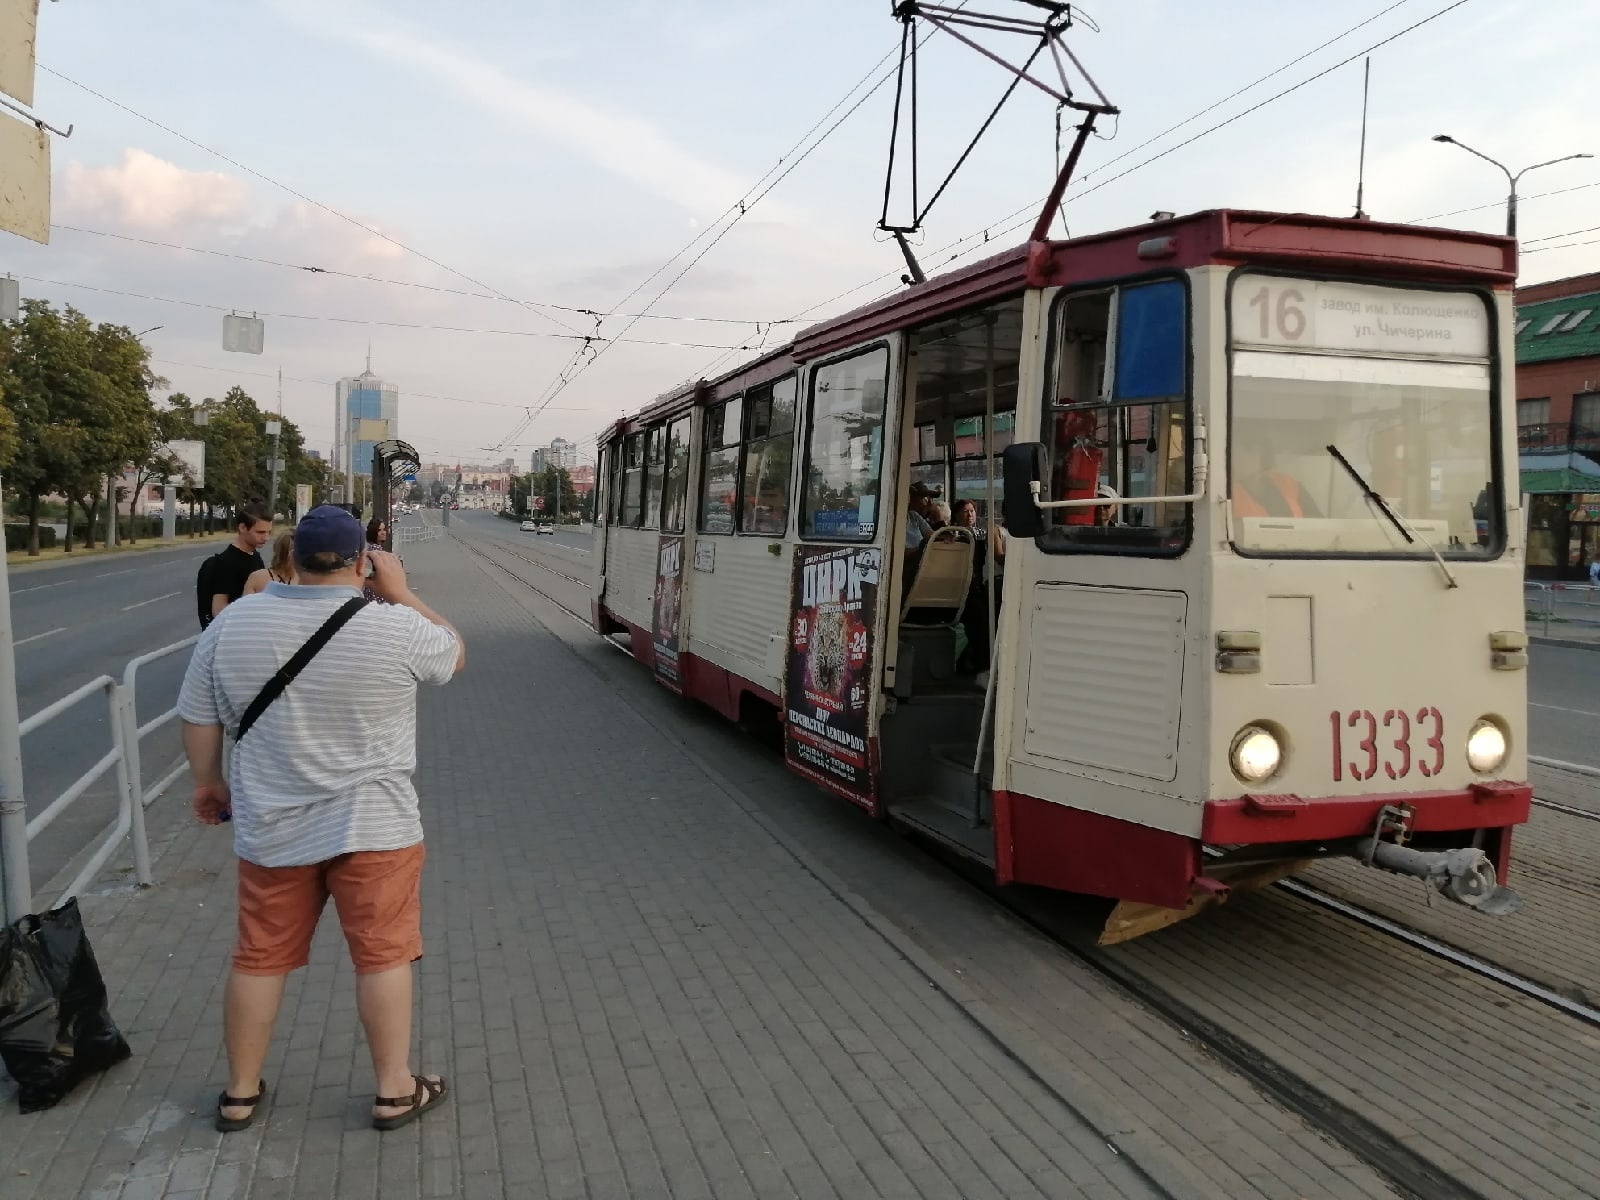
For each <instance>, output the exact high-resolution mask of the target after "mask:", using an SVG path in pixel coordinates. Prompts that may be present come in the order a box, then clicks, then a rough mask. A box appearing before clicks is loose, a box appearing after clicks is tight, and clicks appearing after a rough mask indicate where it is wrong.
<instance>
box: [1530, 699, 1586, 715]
mask: <svg viewBox="0 0 1600 1200" xmlns="http://www.w3.org/2000/svg"><path fill="white" fill-rule="evenodd" d="M1528 707H1529V708H1553V709H1555V710H1556V711H1557V712H1569V713H1577V714H1578V715H1579V716H1580V717H1600V712H1590V711H1589V710H1588V709H1587V708H1568V707H1567V706H1566V705H1565V704H1535V703H1534V702H1533V701H1532V700H1529V701H1528Z"/></svg>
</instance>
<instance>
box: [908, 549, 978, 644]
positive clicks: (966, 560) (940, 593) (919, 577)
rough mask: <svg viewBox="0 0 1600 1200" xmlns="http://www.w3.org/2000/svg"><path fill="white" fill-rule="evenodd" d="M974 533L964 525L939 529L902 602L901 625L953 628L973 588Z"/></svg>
mask: <svg viewBox="0 0 1600 1200" xmlns="http://www.w3.org/2000/svg"><path fill="white" fill-rule="evenodd" d="M973 545H974V543H973V538H972V531H971V530H970V529H967V528H965V527H963V526H960V525H946V526H944V527H943V528H942V529H935V530H934V531H933V534H932V535H931V536H930V537H929V538H928V540H927V541H926V542H924V543H923V545H922V554H921V558H920V560H919V561H918V563H917V573H916V575H915V577H914V578H913V579H912V581H911V586H910V587H909V588H907V589H906V593H905V596H904V598H903V599H902V600H901V602H900V624H901V625H903V626H904V625H912V626H916V627H918V628H922V629H950V628H953V627H954V626H955V625H956V624H957V623H958V622H959V621H960V620H961V606H962V605H963V604H965V603H966V602H967V590H968V589H969V588H970V587H971V586H972V559H973V553H974V551H973Z"/></svg>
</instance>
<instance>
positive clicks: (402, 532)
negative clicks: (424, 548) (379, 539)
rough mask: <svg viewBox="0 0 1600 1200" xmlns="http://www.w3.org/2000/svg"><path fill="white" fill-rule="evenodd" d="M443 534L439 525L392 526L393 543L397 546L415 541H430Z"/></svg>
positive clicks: (442, 529)
mask: <svg viewBox="0 0 1600 1200" xmlns="http://www.w3.org/2000/svg"><path fill="white" fill-rule="evenodd" d="M443 536H444V528H443V526H440V525H396V526H395V527H394V543H395V545H397V546H409V545H412V544H413V543H416V542H431V541H433V539H434V538H437V537H443Z"/></svg>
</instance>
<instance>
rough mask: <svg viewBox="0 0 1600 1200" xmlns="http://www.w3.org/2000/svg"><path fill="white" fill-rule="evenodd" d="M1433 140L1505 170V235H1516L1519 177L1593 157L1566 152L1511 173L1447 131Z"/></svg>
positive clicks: (1499, 163)
mask: <svg viewBox="0 0 1600 1200" xmlns="http://www.w3.org/2000/svg"><path fill="white" fill-rule="evenodd" d="M1433 140H1434V141H1436V142H1446V143H1448V144H1449V145H1452V146H1460V147H1461V149H1463V150H1465V151H1466V152H1467V153H1468V154H1475V155H1477V156H1478V157H1479V158H1481V159H1483V161H1484V162H1486V163H1493V164H1494V165H1495V166H1497V167H1499V168H1500V169H1501V170H1502V171H1504V172H1505V175H1506V181H1507V182H1508V183H1510V184H1511V193H1510V195H1508V196H1507V197H1506V236H1507V237H1516V236H1517V180H1519V179H1521V178H1522V177H1523V176H1524V175H1526V174H1527V173H1528V172H1529V171H1537V170H1538V169H1539V168H1540V167H1551V166H1554V165H1555V164H1556V163H1563V162H1571V161H1572V160H1573V159H1575V158H1593V157H1594V155H1592V154H1567V155H1563V156H1562V157H1561V158H1552V159H1549V160H1548V161H1546V162H1541V163H1534V164H1533V165H1532V166H1531V167H1523V168H1522V170H1520V171H1518V172H1516V173H1515V174H1513V173H1512V171H1511V168H1509V167H1507V166H1506V165H1505V164H1504V163H1502V162H1495V160H1494V159H1492V158H1490V157H1489V156H1488V155H1487V154H1484V153H1483V152H1482V151H1481V150H1474V149H1473V148H1472V147H1471V146H1468V145H1467V144H1466V143H1464V142H1458V141H1456V139H1455V138H1453V137H1451V136H1450V135H1449V134H1448V133H1436V134H1434V135H1433Z"/></svg>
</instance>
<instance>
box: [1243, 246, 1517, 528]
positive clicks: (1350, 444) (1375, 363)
mask: <svg viewBox="0 0 1600 1200" xmlns="http://www.w3.org/2000/svg"><path fill="white" fill-rule="evenodd" d="M1229 340H1230V348H1231V355H1230V366H1231V379H1230V381H1229V427H1228V430H1227V433H1228V439H1227V444H1228V462H1227V472H1228V474H1227V478H1228V499H1229V504H1230V509H1231V525H1232V535H1233V546H1234V549H1235V550H1236V551H1238V552H1239V553H1241V554H1251V555H1260V556H1272V557H1279V556H1285V557H1286V556H1301V557H1307V556H1309V557H1333V556H1351V557H1385V558H1394V557H1405V558H1416V557H1421V558H1428V557H1431V556H1432V555H1433V554H1434V553H1435V552H1437V553H1438V554H1440V555H1442V556H1443V557H1445V558H1464V559H1472V558H1491V557H1494V556H1495V555H1497V554H1498V553H1499V552H1500V549H1501V547H1502V546H1503V545H1504V539H1505V530H1504V519H1503V505H1502V504H1501V503H1499V502H1498V501H1497V499H1496V497H1498V496H1500V495H1501V494H1502V489H1503V487H1504V484H1503V481H1502V480H1501V479H1500V477H1499V476H1500V472H1499V467H1500V459H1501V454H1500V450H1499V437H1500V434H1499V433H1498V431H1497V430H1496V428H1495V421H1494V387H1493V382H1494V371H1495V366H1496V357H1495V339H1494V336H1493V328H1492V323H1491V319H1490V309H1489V306H1488V302H1487V300H1486V298H1485V297H1484V296H1483V295H1481V294H1479V293H1477V292H1473V291H1468V290H1457V291H1446V290H1432V289H1423V288H1417V287H1404V286H1395V285H1392V284H1380V283H1365V282H1353V281H1347V280H1331V279H1317V278H1312V277H1307V276H1300V277H1289V276H1282V275H1268V274H1265V273H1257V272H1241V273H1239V274H1237V275H1235V276H1234V278H1233V279H1232V280H1231V295H1230V301H1229ZM1374 495H1376V496H1378V497H1381V503H1379V502H1377V501H1374V500H1373V499H1372V497H1373V496H1374Z"/></svg>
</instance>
